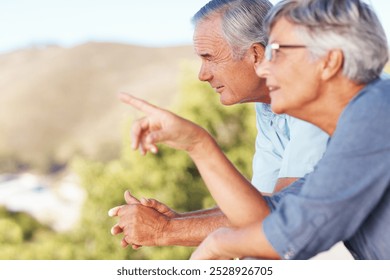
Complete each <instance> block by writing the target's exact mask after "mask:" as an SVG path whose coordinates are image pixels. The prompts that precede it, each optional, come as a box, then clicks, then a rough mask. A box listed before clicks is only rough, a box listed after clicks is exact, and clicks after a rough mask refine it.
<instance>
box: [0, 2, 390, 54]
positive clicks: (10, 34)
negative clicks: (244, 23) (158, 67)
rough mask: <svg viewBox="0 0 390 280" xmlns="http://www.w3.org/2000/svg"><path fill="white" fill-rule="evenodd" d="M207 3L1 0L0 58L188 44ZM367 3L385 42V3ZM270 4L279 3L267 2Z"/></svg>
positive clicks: (389, 24)
mask: <svg viewBox="0 0 390 280" xmlns="http://www.w3.org/2000/svg"><path fill="white" fill-rule="evenodd" d="M208 1H209V0H0V34H1V36H0V53H5V52H9V51H12V50H15V49H19V48H25V47H29V46H33V45H45V44H57V45H61V46H66V47H69V46H73V45H77V44H81V43H84V42H88V41H112V42H123V43H129V44H138V45H145V46H170V45H178V44H191V41H192V31H193V29H192V25H191V23H190V19H191V16H192V15H193V14H194V13H195V12H196V11H198V9H199V8H200V7H202V6H203V5H204V4H206V3H207V2H208ZM367 1H368V2H371V3H372V5H373V6H374V8H375V10H376V11H377V12H378V14H379V17H380V18H381V20H382V23H383V25H384V27H385V29H386V32H387V34H388V38H389V40H390V17H389V16H388V15H386V14H385V12H386V11H387V12H389V11H390V1H386V0H367ZM271 2H273V3H275V2H278V0H271Z"/></svg>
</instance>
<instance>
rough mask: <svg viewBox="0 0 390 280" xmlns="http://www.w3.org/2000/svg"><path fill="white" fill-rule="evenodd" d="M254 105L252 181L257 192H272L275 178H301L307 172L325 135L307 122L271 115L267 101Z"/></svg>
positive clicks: (319, 154)
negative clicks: (256, 131) (254, 129)
mask: <svg viewBox="0 0 390 280" xmlns="http://www.w3.org/2000/svg"><path fill="white" fill-rule="evenodd" d="M255 106H256V122H257V130H258V134H257V138H256V152H255V155H254V157H253V177H252V184H253V185H254V186H255V187H256V188H257V189H258V190H259V191H261V192H267V193H272V192H273V190H274V187H275V184H276V181H277V180H278V178H289V177H296V178H301V177H304V176H305V175H306V174H307V173H310V172H311V171H312V170H313V168H314V166H315V165H316V164H317V162H318V161H319V160H320V159H321V157H322V155H323V153H324V151H325V149H326V144H327V141H328V139H329V136H328V135H327V134H326V133H325V132H323V131H322V130H321V129H319V128H318V127H316V126H314V125H312V124H310V123H308V122H305V121H302V120H299V119H296V118H293V117H291V116H288V115H284V114H283V115H277V114H274V113H273V112H272V110H271V107H270V105H269V104H264V103H256V105H255Z"/></svg>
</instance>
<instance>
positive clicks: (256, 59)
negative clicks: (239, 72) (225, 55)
mask: <svg viewBox="0 0 390 280" xmlns="http://www.w3.org/2000/svg"><path fill="white" fill-rule="evenodd" d="M251 55H252V57H253V63H254V67H255V69H256V68H257V67H258V66H259V65H260V63H261V62H262V61H263V58H264V47H263V45H262V44H260V43H254V44H253V45H252V47H251Z"/></svg>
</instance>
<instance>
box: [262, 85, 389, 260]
mask: <svg viewBox="0 0 390 280" xmlns="http://www.w3.org/2000/svg"><path fill="white" fill-rule="evenodd" d="M389 113H390V81H389V80H379V79H378V80H376V81H374V82H372V83H371V84H369V85H367V86H366V87H365V88H364V89H363V90H361V92H360V93H359V94H358V95H357V96H356V97H355V98H354V99H353V100H352V101H351V102H350V103H349V104H348V106H347V107H346V108H345V109H344V111H343V113H342V115H341V116H340V118H339V121H338V124H337V128H336V131H335V133H334V134H333V136H332V138H331V140H330V141H329V144H328V148H327V150H326V152H325V154H324V156H323V158H322V159H321V160H320V161H319V163H318V165H317V166H316V168H315V170H314V171H313V172H312V173H310V174H308V175H307V176H305V178H303V179H300V180H298V181H296V182H295V183H294V184H292V185H291V186H290V187H289V188H286V189H285V190H284V191H282V192H280V193H279V194H276V195H274V196H272V197H270V198H265V199H266V200H267V202H268V204H269V206H270V207H271V210H272V213H271V214H270V215H269V216H268V217H267V218H266V219H265V220H264V222H263V230H264V233H265V235H266V237H267V239H268V241H269V242H270V243H271V245H272V246H273V247H274V249H275V250H276V251H277V252H278V253H279V255H280V256H281V257H282V258H284V259H308V258H311V257H313V256H315V255H316V254H318V253H320V252H322V251H325V250H328V249H329V248H330V247H331V246H332V245H334V244H335V243H336V242H338V241H344V244H345V245H346V247H347V248H348V249H349V251H350V252H351V254H352V255H353V256H354V258H356V259H390V234H389V233H390V117H389Z"/></svg>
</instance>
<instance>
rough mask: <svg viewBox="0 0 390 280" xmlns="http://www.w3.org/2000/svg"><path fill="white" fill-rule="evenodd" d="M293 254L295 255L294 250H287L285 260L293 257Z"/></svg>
mask: <svg viewBox="0 0 390 280" xmlns="http://www.w3.org/2000/svg"><path fill="white" fill-rule="evenodd" d="M293 256H294V252H293V251H287V252H286V253H285V254H284V255H283V258H284V259H285V260H289V259H291V258H292V257H293Z"/></svg>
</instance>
